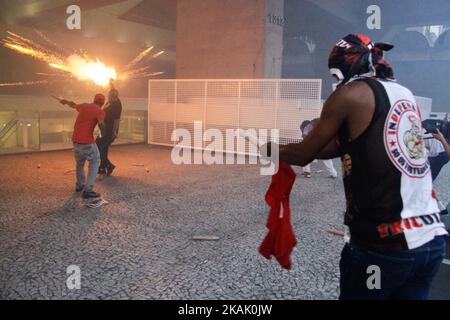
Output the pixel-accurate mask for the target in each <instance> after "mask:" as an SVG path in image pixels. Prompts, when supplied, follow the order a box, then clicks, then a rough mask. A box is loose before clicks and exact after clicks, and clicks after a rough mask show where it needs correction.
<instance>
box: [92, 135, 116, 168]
mask: <svg viewBox="0 0 450 320" xmlns="http://www.w3.org/2000/svg"><path fill="white" fill-rule="evenodd" d="M114 140H115V139H114V138H110V137H102V138H100V137H98V138H97V140H96V141H95V142H96V143H97V146H98V150H99V151H100V160H101V161H100V169H105V168H106V167H110V166H111V165H112V163H111V161H109V159H108V152H109V147H110V146H111V144H112V143H113V142H114Z"/></svg>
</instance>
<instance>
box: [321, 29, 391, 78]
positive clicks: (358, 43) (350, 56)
mask: <svg viewBox="0 0 450 320" xmlns="http://www.w3.org/2000/svg"><path fill="white" fill-rule="evenodd" d="M393 47H394V46H393V45H391V44H387V43H375V44H374V43H373V42H372V40H371V39H370V38H369V37H367V36H365V35H362V34H349V35H347V36H346V37H344V38H343V39H341V40H340V41H339V42H338V43H336V45H335V46H334V48H333V50H332V51H331V54H330V57H329V59H328V68H329V69H330V72H331V74H332V75H334V76H336V77H337V78H338V80H339V82H338V85H341V84H345V83H347V82H349V81H350V80H351V79H353V78H355V77H358V76H361V77H377V78H381V79H391V80H393V79H395V78H394V71H393V70H392V67H391V65H390V64H389V63H388V62H387V61H386V60H384V57H383V51H389V50H391V49H392V48H393Z"/></svg>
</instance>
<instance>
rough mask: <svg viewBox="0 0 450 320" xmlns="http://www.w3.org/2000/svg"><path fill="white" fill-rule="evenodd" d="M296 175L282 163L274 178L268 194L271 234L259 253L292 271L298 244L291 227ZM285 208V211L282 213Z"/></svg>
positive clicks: (268, 223)
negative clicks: (292, 195)
mask: <svg viewBox="0 0 450 320" xmlns="http://www.w3.org/2000/svg"><path fill="white" fill-rule="evenodd" d="M295 177H296V174H295V172H294V170H292V168H291V166H290V165H289V164H287V163H285V162H280V167H279V170H278V172H277V173H276V174H275V175H273V176H272V183H271V184H270V187H269V190H267V193H266V202H267V204H268V205H269V206H270V212H269V218H268V221H267V228H268V229H269V233H268V234H267V235H266V237H265V238H264V240H263V242H262V243H261V246H260V247H259V252H260V253H261V254H262V255H263V256H264V257H265V258H267V259H270V258H271V256H274V257H275V258H276V259H277V261H278V262H279V263H280V265H281V266H282V267H283V268H285V269H288V270H289V269H291V266H292V262H291V253H292V250H293V249H294V247H295V245H296V244H297V240H296V238H295V234H294V230H293V229H292V225H291V210H290V208H289V195H290V193H291V190H292V186H293V185H294V182H295ZM281 206H283V211H281Z"/></svg>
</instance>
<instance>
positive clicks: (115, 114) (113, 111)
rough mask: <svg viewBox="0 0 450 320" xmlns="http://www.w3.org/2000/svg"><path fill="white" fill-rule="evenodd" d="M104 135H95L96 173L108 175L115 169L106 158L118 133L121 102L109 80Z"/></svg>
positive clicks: (104, 109)
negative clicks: (97, 167)
mask: <svg viewBox="0 0 450 320" xmlns="http://www.w3.org/2000/svg"><path fill="white" fill-rule="evenodd" d="M103 111H104V112H105V114H106V116H105V136H99V137H97V140H96V142H97V146H98V149H99V151H100V158H101V162H100V168H99V170H98V173H100V174H106V175H108V176H110V175H111V174H112V172H113V171H114V169H115V167H116V166H115V165H114V164H112V163H111V161H109V159H108V151H109V147H110V146H111V144H112V143H113V142H114V140H115V139H116V138H117V136H118V134H119V125H120V116H121V114H122V102H121V101H120V99H119V91H117V89H116V88H114V85H113V83H112V81H111V82H110V91H109V96H108V102H107V103H106V104H105V106H104V108H103Z"/></svg>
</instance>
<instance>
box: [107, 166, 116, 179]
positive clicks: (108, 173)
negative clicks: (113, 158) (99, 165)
mask: <svg viewBox="0 0 450 320" xmlns="http://www.w3.org/2000/svg"><path fill="white" fill-rule="evenodd" d="M115 168H116V166H115V165H113V164H110V165H109V166H107V167H106V175H107V176H110V175H111V174H112V173H113V171H114V169H115Z"/></svg>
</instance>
